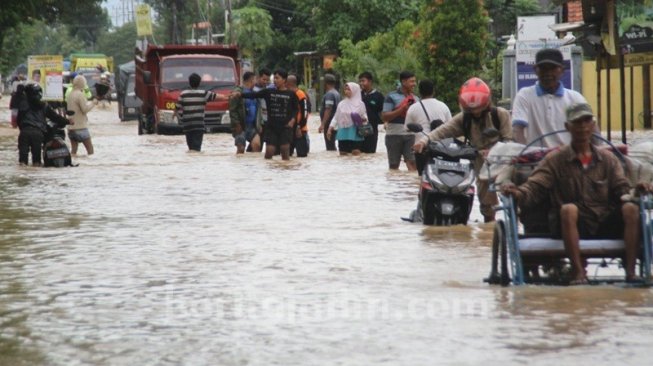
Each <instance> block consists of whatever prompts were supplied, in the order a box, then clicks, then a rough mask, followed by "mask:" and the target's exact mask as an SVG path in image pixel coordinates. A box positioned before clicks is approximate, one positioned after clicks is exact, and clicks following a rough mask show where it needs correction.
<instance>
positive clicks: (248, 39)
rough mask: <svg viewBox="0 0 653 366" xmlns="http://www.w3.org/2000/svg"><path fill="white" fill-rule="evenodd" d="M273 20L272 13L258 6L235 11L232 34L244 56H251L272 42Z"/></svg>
mask: <svg viewBox="0 0 653 366" xmlns="http://www.w3.org/2000/svg"><path fill="white" fill-rule="evenodd" d="M271 22H272V17H271V16H270V14H269V13H268V12H267V11H265V10H263V9H260V8H257V7H253V6H248V7H245V8H241V9H238V10H235V11H234V12H233V28H234V29H233V30H232V34H234V35H235V38H236V40H237V42H236V43H237V44H238V45H239V46H240V49H241V52H242V54H243V56H244V57H246V58H250V57H252V56H253V55H254V54H255V52H260V51H261V50H263V49H265V48H267V47H269V46H270V45H271V44H272V38H273V32H272V28H270V23H271Z"/></svg>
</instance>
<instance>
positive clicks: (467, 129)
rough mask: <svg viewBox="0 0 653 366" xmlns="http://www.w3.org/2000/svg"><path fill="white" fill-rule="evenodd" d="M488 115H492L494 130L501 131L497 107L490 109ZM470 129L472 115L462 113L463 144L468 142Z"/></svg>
mask: <svg viewBox="0 0 653 366" xmlns="http://www.w3.org/2000/svg"><path fill="white" fill-rule="evenodd" d="M490 114H491V115H492V124H493V125H494V128H496V129H497V130H498V131H501V120H500V119H499V112H498V111H497V107H492V108H491V109H490ZM471 129H472V115H471V114H470V113H463V132H464V134H465V144H467V143H468V142H469V134H470V131H471Z"/></svg>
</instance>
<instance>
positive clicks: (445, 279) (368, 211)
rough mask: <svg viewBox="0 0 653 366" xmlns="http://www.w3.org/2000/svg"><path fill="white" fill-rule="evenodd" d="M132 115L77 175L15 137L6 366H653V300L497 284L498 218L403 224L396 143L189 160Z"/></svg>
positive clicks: (593, 290) (5, 221) (99, 136)
mask: <svg viewBox="0 0 653 366" xmlns="http://www.w3.org/2000/svg"><path fill="white" fill-rule="evenodd" d="M116 115H117V114H116V113H115V111H113V110H97V111H94V112H92V115H91V118H92V122H91V133H92V135H93V139H94V144H95V147H96V155H93V156H91V157H86V156H80V157H78V158H77V159H75V162H76V163H79V167H77V168H66V169H37V168H24V167H23V168H21V167H18V166H17V165H16V160H17V157H16V155H17V152H16V148H15V137H14V136H8V137H2V138H0V165H1V168H0V228H1V230H2V236H1V238H0V322H1V323H0V324H1V325H0V364H2V365H89V364H90V365H148V364H153V365H336V364H340V365H371V364H375V365H433V364H449V365H478V364H488V365H494V364H541V365H549V364H552V363H554V362H559V363H560V364H581V363H584V364H595V365H616V364H632V365H635V364H639V365H646V364H650V363H651V359H652V356H651V351H650V348H651V345H652V343H653V335H652V333H651V329H653V318H652V317H653V310H652V306H653V292H652V291H651V290H646V289H644V290H642V289H626V288H620V287H611V286H607V287H590V288H550V287H524V288H507V289H502V288H497V287H489V286H487V285H486V284H484V283H482V281H481V280H482V278H483V277H484V276H486V275H487V272H488V270H489V251H490V249H489V244H490V240H491V235H492V228H491V226H488V225H485V224H479V223H478V222H477V221H478V220H479V219H480V218H481V216H480V214H479V213H478V210H477V209H476V208H475V211H474V214H473V216H472V221H473V222H471V223H470V225H469V226H467V227H454V228H448V229H441V228H424V227H422V226H421V225H414V224H408V223H404V222H402V221H401V220H400V216H405V215H407V214H408V212H409V211H410V210H411V209H412V208H413V206H414V204H415V192H416V185H417V179H416V178H415V177H414V176H413V175H411V174H408V173H406V172H398V173H390V172H388V171H387V169H386V160H385V159H386V157H385V153H384V149H383V147H382V146H381V150H383V151H382V152H381V153H379V154H377V155H374V156H364V157H361V158H341V157H338V156H337V155H336V154H333V153H327V152H324V151H323V150H324V144H323V142H322V141H321V139H320V138H319V135H317V133H313V134H312V136H313V140H312V150H313V152H312V153H311V154H310V156H309V158H307V159H303V160H298V159H293V160H291V161H290V162H281V161H279V160H278V158H275V160H273V161H265V160H264V159H263V158H262V157H261V156H259V155H256V156H255V155H245V156H239V157H236V156H235V155H234V147H233V146H232V145H233V142H232V139H231V138H230V136H229V135H227V134H218V135H207V136H206V137H205V143H204V152H203V153H201V154H189V153H187V152H186V147H185V142H184V140H183V137H181V136H172V137H167V136H137V134H136V125H135V122H123V123H120V122H119V121H118V120H117V117H116ZM313 127H315V126H313ZM313 130H315V128H313ZM381 145H383V144H381ZM81 152H82V153H81V155H84V150H83V148H82V149H81Z"/></svg>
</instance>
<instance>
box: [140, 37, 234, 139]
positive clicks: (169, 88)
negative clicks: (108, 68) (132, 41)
mask: <svg viewBox="0 0 653 366" xmlns="http://www.w3.org/2000/svg"><path fill="white" fill-rule="evenodd" d="M237 55H238V50H237V48H236V47H233V46H222V45H211V46H195V45H172V46H149V47H148V49H147V51H146V53H145V55H144V56H145V57H143V58H140V57H138V56H137V57H136V60H135V61H136V78H135V79H136V95H137V96H138V97H139V98H140V99H141V100H142V101H143V105H142V107H141V116H140V117H139V126H138V132H139V134H142V133H158V134H181V133H183V130H182V126H181V125H180V124H179V120H178V119H177V117H176V114H175V106H176V103H177V100H178V98H179V94H180V93H181V91H182V90H184V89H188V88H190V86H189V85H188V76H190V74H192V73H196V74H198V75H200V76H201V77H202V81H201V83H200V89H204V90H211V91H213V92H214V93H217V94H222V95H228V94H229V93H230V92H231V91H232V90H233V88H234V87H236V86H237V85H239V82H240V68H239V62H238V57H237ZM228 104H229V103H228V102H227V101H213V102H209V103H207V105H206V112H205V120H204V122H205V125H206V131H207V132H226V131H229V130H230V119H229V105H228Z"/></svg>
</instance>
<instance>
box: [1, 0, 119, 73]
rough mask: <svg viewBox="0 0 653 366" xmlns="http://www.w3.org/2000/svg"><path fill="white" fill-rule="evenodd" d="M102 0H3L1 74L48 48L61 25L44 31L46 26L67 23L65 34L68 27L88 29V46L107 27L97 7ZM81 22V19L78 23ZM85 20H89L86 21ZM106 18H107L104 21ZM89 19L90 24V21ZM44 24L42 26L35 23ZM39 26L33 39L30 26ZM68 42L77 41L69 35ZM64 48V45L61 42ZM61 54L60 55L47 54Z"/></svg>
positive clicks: (62, 42)
mask: <svg viewBox="0 0 653 366" xmlns="http://www.w3.org/2000/svg"><path fill="white" fill-rule="evenodd" d="M102 1H103V0H86V1H83V2H81V1H77V0H30V1H4V2H3V3H2V11H0V72H2V73H3V74H7V73H8V72H9V71H11V70H12V69H13V68H14V67H15V66H17V65H18V64H19V63H22V62H25V58H26V56H27V55H29V54H36V53H43V52H44V51H43V50H45V49H47V48H48V47H50V45H51V43H52V42H51V40H52V39H56V38H57V37H58V32H60V31H62V29H64V28H62V27H61V26H55V27H54V28H45V31H44V27H45V26H46V25H48V26H49V25H55V24H57V23H59V24H68V25H69V27H68V28H65V29H64V31H70V30H71V29H73V28H71V27H70V26H78V27H79V28H83V29H86V30H87V33H88V34H89V35H90V37H88V40H89V41H90V43H89V44H90V45H92V44H93V43H94V41H95V40H96V39H97V35H99V34H100V33H101V29H103V28H105V27H106V22H102V21H101V20H102V17H101V15H100V14H99V13H98V11H101V9H100V7H99V4H100V3H101V2H102ZM80 19H81V20H80ZM84 19H87V20H89V21H88V22H85V20H84ZM104 19H106V17H105V18H104ZM91 20H92V21H91ZM40 21H43V23H38V22H40ZM35 23H37V24H39V25H40V28H38V30H37V33H38V34H36V35H34V37H32V35H33V34H34V33H33V29H31V28H29V27H30V25H32V24H35ZM68 37H69V38H70V41H71V42H73V43H76V42H77V41H78V40H77V38H76V37H75V33H74V32H73V35H72V36H71V35H68ZM60 41H61V42H60V43H61V45H62V46H64V45H65V44H67V43H71V42H65V41H63V40H62V39H60ZM50 53H54V54H60V52H54V51H53V52H50Z"/></svg>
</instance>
